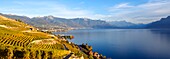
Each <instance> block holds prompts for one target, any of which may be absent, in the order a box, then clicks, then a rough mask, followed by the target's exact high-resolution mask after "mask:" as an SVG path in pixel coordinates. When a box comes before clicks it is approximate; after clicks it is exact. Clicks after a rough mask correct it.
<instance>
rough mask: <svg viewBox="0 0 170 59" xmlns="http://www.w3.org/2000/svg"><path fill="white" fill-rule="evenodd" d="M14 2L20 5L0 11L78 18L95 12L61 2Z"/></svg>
mask: <svg viewBox="0 0 170 59" xmlns="http://www.w3.org/2000/svg"><path fill="white" fill-rule="evenodd" d="M13 3H14V4H15V5H18V6H17V7H12V9H11V8H0V11H1V12H4V13H10V14H11V13H12V14H17V15H25V16H29V17H36V16H47V15H53V16H56V17H63V18H76V17H83V18H90V17H91V16H92V15H93V12H91V11H88V10H83V9H81V8H78V9H75V8H71V7H68V6H66V5H63V4H60V3H58V2H50V1H48V2H46V1H41V2H40V1H38V2H31V1H27V2H22V1H14V2H13ZM83 3H84V2H80V4H83ZM30 6H32V7H30Z"/></svg>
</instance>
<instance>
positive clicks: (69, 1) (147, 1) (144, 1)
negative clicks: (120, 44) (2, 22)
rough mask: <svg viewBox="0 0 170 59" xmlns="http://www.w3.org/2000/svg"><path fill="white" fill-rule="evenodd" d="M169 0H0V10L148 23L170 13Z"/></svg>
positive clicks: (12, 12)
mask: <svg viewBox="0 0 170 59" xmlns="http://www.w3.org/2000/svg"><path fill="white" fill-rule="evenodd" d="M169 5H170V0H1V1H0V13H5V14H15V15H24V16H28V17H37V16H48V15H53V16H55V17H62V18H91V19H101V20H106V21H123V20H126V21H129V22H134V23H149V22H152V21H156V20H159V19H160V18H162V17H167V16H169V15H170V7H169Z"/></svg>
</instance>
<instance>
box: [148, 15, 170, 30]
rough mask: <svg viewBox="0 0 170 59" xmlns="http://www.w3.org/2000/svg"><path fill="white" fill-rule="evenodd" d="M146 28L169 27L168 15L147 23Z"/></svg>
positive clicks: (169, 19)
mask: <svg viewBox="0 0 170 59" xmlns="http://www.w3.org/2000/svg"><path fill="white" fill-rule="evenodd" d="M146 28H170V16H168V17H167V18H161V19H160V20H159V21H155V22H152V23H149V24H147V27H146Z"/></svg>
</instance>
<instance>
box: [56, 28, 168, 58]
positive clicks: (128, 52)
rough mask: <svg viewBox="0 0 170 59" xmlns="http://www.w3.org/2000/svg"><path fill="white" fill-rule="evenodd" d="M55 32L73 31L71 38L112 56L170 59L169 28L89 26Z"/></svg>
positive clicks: (67, 33)
mask: <svg viewBox="0 0 170 59" xmlns="http://www.w3.org/2000/svg"><path fill="white" fill-rule="evenodd" d="M55 34H65V35H74V36H75V38H74V39H73V40H71V42H74V43H76V44H82V43H88V44H89V45H91V46H92V47H93V51H96V52H99V53H100V54H103V55H105V56H107V57H109V58H112V59H170V30H168V29H164V30H163V29H89V30H71V31H69V32H57V33H55Z"/></svg>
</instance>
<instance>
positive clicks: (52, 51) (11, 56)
mask: <svg viewBox="0 0 170 59" xmlns="http://www.w3.org/2000/svg"><path fill="white" fill-rule="evenodd" d="M70 54H74V55H75V56H74V57H77V58H83V59H84V58H85V59H88V56H87V55H86V54H85V53H83V52H82V51H81V50H80V49H79V48H78V45H76V44H73V43H69V42H68V41H67V40H65V39H63V38H60V37H59V36H55V35H52V34H47V33H42V32H39V31H37V29H36V28H34V27H32V26H30V25H28V24H25V23H23V22H22V21H20V20H14V19H9V18H6V17H3V16H0V59H63V58H66V57H68V55H70Z"/></svg>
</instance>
